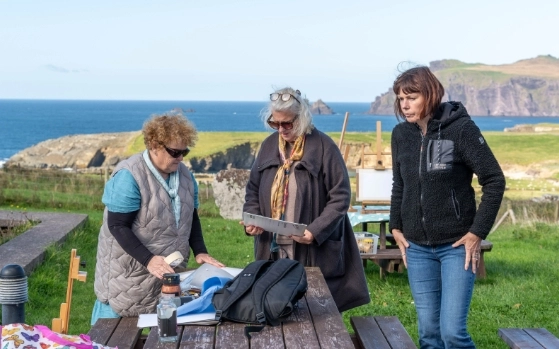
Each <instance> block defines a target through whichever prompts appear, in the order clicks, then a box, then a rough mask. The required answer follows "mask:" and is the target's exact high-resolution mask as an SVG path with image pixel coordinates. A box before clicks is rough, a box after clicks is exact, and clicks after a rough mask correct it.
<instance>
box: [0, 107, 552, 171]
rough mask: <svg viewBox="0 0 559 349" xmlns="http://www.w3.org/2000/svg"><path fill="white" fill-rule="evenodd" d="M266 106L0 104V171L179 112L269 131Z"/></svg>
mask: <svg viewBox="0 0 559 349" xmlns="http://www.w3.org/2000/svg"><path fill="white" fill-rule="evenodd" d="M266 103H267V101H262V102H226V101H79V100H1V99H0V166H1V165H2V163H3V162H5V161H6V160H7V159H8V158H10V157H11V156H13V155H15V154H16V153H17V152H19V151H21V150H24V149H25V148H28V147H30V146H32V145H35V144H37V143H39V142H42V141H44V140H47V139H54V138H59V137H62V136H66V135H76V134H95V133H108V132H126V131H139V130H141V129H142V125H143V123H144V121H145V120H146V119H148V118H149V117H150V116H151V115H152V114H157V113H163V112H166V111H171V110H173V109H175V108H181V109H182V110H184V111H187V112H186V116H187V118H188V119H190V120H191V121H192V122H193V123H194V124H195V125H196V128H197V129H198V131H203V132H211V131H266V128H265V127H264V125H263V123H262V121H261V120H260V116H259V115H260V111H261V110H262V109H263V108H264V107H265V105H266ZM327 104H328V105H329V106H330V107H331V108H332V109H333V110H334V112H335V114H334V115H315V116H314V117H313V122H314V124H315V125H316V127H317V128H318V129H320V130H321V131H324V132H340V131H341V130H342V126H343V121H344V115H345V112H349V113H350V116H349V119H348V124H347V127H346V131H347V132H374V131H375V130H376V122H377V120H380V121H381V122H382V130H383V131H391V130H392V128H393V127H394V126H395V125H396V123H397V120H396V117H395V116H394V115H385V116H382V115H380V116H379V115H367V114H365V112H366V111H367V110H368V109H369V107H370V103H334V102H332V103H330V102H327ZM473 119H474V121H475V122H476V124H477V125H478V127H479V128H480V129H481V130H482V131H503V129H504V128H505V127H512V126H514V125H517V124H530V123H531V124H533V123H541V122H548V123H558V124H559V117H551V118H550V117H547V118H546V117H474V118H473Z"/></svg>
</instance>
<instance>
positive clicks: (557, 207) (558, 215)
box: [555, 202, 559, 222]
mask: <svg viewBox="0 0 559 349" xmlns="http://www.w3.org/2000/svg"><path fill="white" fill-rule="evenodd" d="M558 218H559V202H556V203H555V222H557V220H558Z"/></svg>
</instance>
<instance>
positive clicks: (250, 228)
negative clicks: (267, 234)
mask: <svg viewBox="0 0 559 349" xmlns="http://www.w3.org/2000/svg"><path fill="white" fill-rule="evenodd" d="M239 224H240V225H245V222H243V221H240V222H239ZM262 232H264V229H262V228H260V227H255V226H254V225H247V226H245V233H247V234H248V235H253V236H254V235H260V234H262Z"/></svg>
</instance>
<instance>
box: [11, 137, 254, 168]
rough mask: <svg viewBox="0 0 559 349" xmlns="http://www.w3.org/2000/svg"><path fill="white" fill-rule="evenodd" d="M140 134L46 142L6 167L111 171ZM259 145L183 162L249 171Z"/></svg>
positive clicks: (237, 147)
mask: <svg viewBox="0 0 559 349" xmlns="http://www.w3.org/2000/svg"><path fill="white" fill-rule="evenodd" d="M140 134H141V132H140V131H137V132H122V133H101V134H89V135H73V136H64V137H60V138H57V139H49V140H46V141H43V142H41V143H38V144H36V145H34V146H32V147H29V148H27V149H24V150H22V151H20V152H19V153H17V154H15V155H14V156H12V157H11V158H10V159H9V160H8V161H7V162H6V164H5V166H6V167H12V166H19V167H24V168H41V169H75V170H86V169H95V168H105V167H108V168H112V167H114V166H115V165H116V164H117V163H118V162H119V161H121V160H123V159H126V158H127V157H129V156H130V155H131V154H132V151H131V150H130V149H131V146H132V144H133V143H134V141H135V140H136V139H137V138H138V136H139V135H140ZM259 145H260V144H259V143H258V142H249V141H247V142H246V143H242V144H238V145H235V146H232V147H230V148H228V149H224V150H222V151H218V152H216V153H214V154H211V155H209V156H205V157H192V156H189V157H188V158H187V159H185V161H184V163H185V164H186V165H187V166H188V167H190V168H191V169H192V170H193V171H194V172H200V173H203V172H217V171H220V170H223V169H229V168H240V169H250V167H251V166H252V163H253V162H254V158H255V156H256V152H257V149H258V146H259Z"/></svg>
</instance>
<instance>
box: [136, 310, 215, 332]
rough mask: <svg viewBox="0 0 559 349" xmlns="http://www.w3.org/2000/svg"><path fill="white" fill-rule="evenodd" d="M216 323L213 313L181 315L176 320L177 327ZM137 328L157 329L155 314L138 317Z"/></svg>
mask: <svg viewBox="0 0 559 349" xmlns="http://www.w3.org/2000/svg"><path fill="white" fill-rule="evenodd" d="M216 323H217V321H215V312H212V313H202V314H192V315H183V316H179V317H178V318H177V324H178V325H185V324H192V325H194V324H199V325H213V324H216ZM137 326H138V327H140V328H145V327H157V314H140V316H138V325H137Z"/></svg>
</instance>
